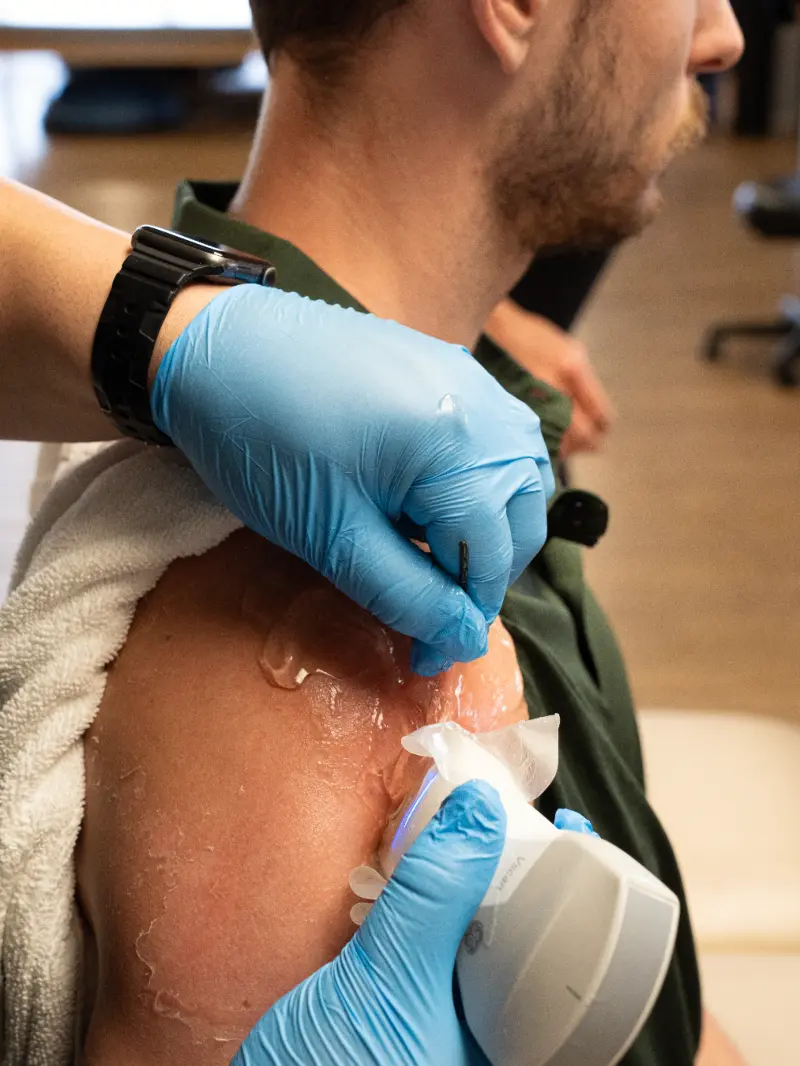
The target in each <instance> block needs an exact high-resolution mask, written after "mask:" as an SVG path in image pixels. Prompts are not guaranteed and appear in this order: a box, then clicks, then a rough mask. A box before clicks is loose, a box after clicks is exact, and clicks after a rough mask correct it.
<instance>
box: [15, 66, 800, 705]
mask: <svg viewBox="0 0 800 1066" xmlns="http://www.w3.org/2000/svg"><path fill="white" fill-rule="evenodd" d="M59 77H60V73H59V70H58V67H57V66H53V64H52V63H51V62H50V61H49V60H37V61H36V62H35V63H31V61H30V60H29V59H22V58H16V57H15V58H13V59H12V60H8V59H2V58H0V173H2V174H4V175H10V176H13V177H16V178H18V179H20V180H22V181H26V182H28V183H30V184H31V185H34V186H36V187H38V188H41V189H43V190H44V191H46V192H48V193H51V194H53V195H55V196H58V197H60V198H61V199H63V200H65V201H66V202H67V203H69V204H71V205H73V206H74V207H77V208H80V209H81V210H83V211H87V212H89V213H91V214H93V215H95V216H96V217H98V218H101V219H103V220H105V221H107V222H110V223H113V224H114V225H117V226H121V227H124V228H128V229H130V228H133V227H134V226H135V225H137V224H139V223H141V222H145V221H147V222H152V223H156V224H164V223H167V222H168V220H169V217H170V204H171V197H172V190H173V186H174V184H175V182H176V181H177V180H178V179H179V178H180V177H182V176H188V175H191V176H193V177H200V178H227V177H235V176H236V175H238V174H239V173H240V172H241V169H242V166H243V163H244V160H245V158H246V154H247V146H248V140H249V133H248V130H247V129H243V128H239V129H233V130H227V131H226V130H221V129H219V128H217V129H215V130H206V131H204V132H194V133H191V134H189V133H185V134H178V135H170V136H160V137H145V138H137V139H126V138H121V139H102V140H92V139H82V138H70V139H59V140H54V141H52V142H48V141H47V140H46V139H45V138H44V136H43V134H42V132H41V127H40V118H41V112H42V107H43V104H44V101H45V100H46V97H47V94H48V93H49V92H50V91H51V89H52V88H53V86H54V85H55V84H57V82H58V80H59ZM793 164H794V148H793V145H791V144H787V143H777V144H772V143H769V144H756V143H753V144H746V143H732V142H728V141H724V140H715V141H712V142H710V143H709V144H707V145H706V146H704V147H703V148H702V149H701V150H700V151H699V152H698V153H697V154H696V155H694V156H693V157H692V158H691V159H687V160H685V161H683V162H682V163H681V164H680V165H679V166H678V167H677V168H676V170H675V171H674V173H673V174H672V175H671V177H670V179H669V181H668V183H667V193H668V199H669V207H668V209H667V210H666V211H665V213H664V215H663V216H662V218H661V219H660V220H659V222H658V223H657V224H656V225H655V226H654V227H653V228H652V229H651V230H650V231H649V232H648V234H647V235H646V236H645V237H644V238H642V239H641V240H639V241H637V242H635V243H632V244H631V245H629V246H628V247H627V248H625V249H624V250H623V251H622V253H621V254H620V256H619V259H618V261H617V262H616V264H615V265H614V267H613V269H612V270H611V271H610V273H609V274H608V276H607V278H606V279H605V281H604V282H603V284H602V285H601V287H600V289H599V290H598V292H597V295H596V298H595V300H594V301H593V304H592V306H591V308H590V310H589V312H588V314H587V315H586V317H585V319H584V321H583V323H582V325H581V333H582V335H583V336H584V337H585V339H586V340H587V341H589V343H590V345H591V349H592V352H593V353H594V359H595V362H596V365H597V367H598V368H599V370H600V371H601V374H602V376H603V377H604V379H605V381H606V382H607V384H608V386H609V388H610V390H611V392H612V394H613V396H614V399H615V401H616V404H617V408H618V411H619V416H620V417H619V423H618V425H617V427H616V430H615V433H614V437H613V440H612V442H611V444H610V446H609V447H608V450H607V451H606V453H605V454H604V455H602V456H598V457H593V458H591V459H585V460H583V461H581V462H580V463H579V464H578V466H577V469H576V473H577V477H578V480H579V482H580V483H581V484H583V485H585V486H587V487H591V488H593V489H595V490H596V491H598V492H600V493H601V494H603V495H604V496H605V497H606V499H607V500H608V502H609V503H610V505H611V512H612V525H611V529H610V533H609V535H608V536H607V537H606V539H605V541H604V542H603V543H602V544H601V545H600V546H599V547H598V548H597V549H595V550H594V551H593V552H591V553H588V558H587V566H588V569H589V573H590V576H591V580H592V582H593V584H594V586H595V589H596V590H597V592H598V593H599V595H600V597H601V600H602V601H603V602H604V604H605V605H606V607H607V608H608V610H609V611H610V613H611V615H612V618H613V620H614V622H615V624H616V627H617V630H618V632H619V635H620V637H621V640H622V643H623V645H624V647H625V650H626V652H627V657H628V662H629V665H630V668H631V673H632V676H633V682H634V686H635V690H636V694H637V697H638V699H639V701H640V703H641V704H642V705H649V706H657V705H659V706H676V707H698V708H710V709H741V710H749V711H757V712H763V713H766V714H776V715H783V716H787V717H793V718H795V719H796V720H798V721H800V393H798V394H796V395H791V394H787V393H781V392H779V391H778V390H777V389H776V388H775V387H774V386H773V385H772V384H771V382H770V381H769V378H768V376H767V374H766V372H765V371H766V367H767V352H766V350H765V349H763V348H761V349H750V350H748V349H745V350H744V351H741V350H740V351H739V352H738V353H737V355H736V357H735V358H732V359H731V360H730V361H728V362H726V363H725V365H723V366H719V367H713V368H710V367H707V366H704V365H702V364H701V363H700V362H698V360H697V348H698V342H699V339H700V337H701V335H702V333H703V330H704V329H705V328H706V326H707V325H708V324H709V323H711V322H714V321H716V320H718V319H725V318H730V317H734V318H737V317H739V316H743V315H749V314H755V315H761V314H764V313H769V312H771V311H772V309H773V307H774V305H775V302H776V299H777V297H778V296H779V294H781V293H782V292H784V291H786V290H788V289H791V288H792V286H793V285H794V287H795V288H794V291H796V292H797V291H800V289H798V287H797V286H798V282H800V277H794V278H793V277H792V269H793V265H795V266H796V264H793V258H792V257H793V250H792V248H791V246H780V245H779V246H775V245H772V244H766V243H758V242H757V241H755V240H754V239H752V238H751V237H750V236H749V235H747V234H746V233H745V232H743V231H742V230H741V229H739V228H738V227H737V225H736V224H735V222H734V221H733V219H732V217H731V211H730V206H729V205H730V197H731V193H732V191H733V189H734V187H735V186H736V184H737V183H738V182H739V181H741V180H743V179H746V178H749V177H754V176H763V175H768V174H771V173H774V172H777V173H780V172H783V171H788V170H790V169H792V167H793ZM798 272H800V271H798ZM5 455H6V460H4V461H2V462H1V463H0V489H2V495H3V497H5V496H6V495H7V494H8V493H9V492H10V491H11V490H10V489H9V488H8V486H9V485H10V484H11V482H12V481H13V478H14V473H13V464H14V463H15V462H16V460H15V459H14V458H13V453H11V452H6V453H5ZM26 461H27V460H26V459H25V458H23V459H21V460H20V462H21V463H22V464H23V466H24V463H25V462H26ZM22 476H23V474H22V473H20V474H18V475H17V480H19V478H20V477H22Z"/></svg>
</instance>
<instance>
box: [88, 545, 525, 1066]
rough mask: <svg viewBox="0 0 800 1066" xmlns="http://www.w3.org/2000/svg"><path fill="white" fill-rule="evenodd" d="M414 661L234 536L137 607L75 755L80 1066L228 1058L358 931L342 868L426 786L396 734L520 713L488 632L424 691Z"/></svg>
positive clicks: (292, 570) (285, 559)
mask: <svg viewBox="0 0 800 1066" xmlns="http://www.w3.org/2000/svg"><path fill="white" fill-rule="evenodd" d="M409 650H410V645H409V642H408V641H407V640H406V638H404V637H398V636H396V635H395V634H391V633H389V632H388V631H386V630H385V629H383V627H382V626H380V625H379V623H377V622H376V621H375V620H374V619H373V618H372V617H371V616H369V615H367V614H366V613H364V612H362V611H361V610H359V609H358V608H356V607H354V606H353V605H352V604H350V603H349V602H348V601H347V600H345V599H344V597H342V596H341V595H340V594H339V593H338V592H336V591H335V590H334V589H333V588H332V587H331V586H329V585H327V584H326V583H325V582H324V581H323V579H322V578H320V577H318V576H317V575H316V574H314V573H313V572H312V571H310V570H309V569H308V568H306V567H305V566H304V564H302V563H300V562H299V561H297V560H295V559H293V558H291V557H289V556H287V555H285V553H283V552H281V551H279V550H278V549H276V548H273V547H271V546H270V545H268V544H266V543H265V542H263V541H261V540H260V539H259V538H257V537H256V536H255V535H254V534H251V533H247V532H240V533H238V534H235V535H234V536H233V537H231V538H230V539H229V540H228V541H226V542H225V543H224V544H223V545H221V546H220V547H219V548H217V549H215V550H213V551H211V552H209V553H208V554H207V555H205V556H203V557H202V558H199V559H190V560H183V561H180V562H177V563H175V564H174V565H173V566H172V567H170V569H169V571H168V572H167V574H166V575H165V576H164V578H163V579H162V580H161V582H159V584H158V586H157V587H156V589H155V590H154V591H153V593H152V594H151V595H150V596H148V597H147V598H146V599H145V600H143V601H142V603H141V604H140V606H139V609H138V611H137V614H136V618H135V621H134V623H133V626H132V628H131V631H130V635H129V637H128V640H127V643H126V645H125V647H124V649H123V651H122V652H121V654H120V656H119V658H118V659H117V661H116V662H115V663H114V665H113V667H112V668H111V670H110V673H109V679H108V686H107V689H106V693H105V697H104V699H103V702H102V706H101V708H100V712H99V714H98V717H97V720H96V722H95V724H94V726H93V728H92V730H91V731H90V733H89V734H88V735H87V737H86V738H85V752H86V768H87V808H86V817H85V822H84V828H83V832H82V836H81V841H80V845H79V852H78V881H79V891H80V900H81V904H82V909H83V912H84V915H85V917H86V919H87V922H88V925H89V927H90V929H91V931H92V936H91V937H90V938H89V940H88V951H87V961H88V963H89V968H90V971H93V972H94V973H95V975H96V977H97V982H96V987H97V990H98V991H97V998H96V1001H95V1005H94V1013H93V1016H92V1021H91V1026H90V1028H89V1033H88V1038H87V1041H86V1046H85V1061H86V1062H87V1063H90V1064H92V1063H101V1062H106V1061H108V1062H112V1061H113V1062H114V1063H119V1064H120V1066H124V1064H126V1063H128V1062H130V1063H131V1064H134V1063H136V1066H142V1064H149V1063H153V1064H156V1063H157V1064H161V1063H164V1064H166V1063H174V1062H183V1061H186V1062H188V1061H192V1062H193V1063H194V1064H197V1066H204V1064H206V1063H208V1064H209V1066H212V1064H215V1066H216V1064H217V1063H219V1064H222V1063H227V1062H229V1061H230V1058H231V1057H232V1054H233V1051H234V1050H235V1048H236V1047H237V1046H238V1043H239V1042H240V1041H241V1039H242V1038H243V1037H244V1036H245V1035H246V1034H247V1032H248V1031H249V1030H250V1028H251V1027H252V1026H253V1024H255V1022H256V1021H257V1020H258V1018H259V1017H260V1016H261V1014H263V1013H264V1011H265V1010H266V1009H267V1008H268V1007H269V1006H270V1005H271V1004H272V1003H273V1002H274V1001H275V1000H276V999H277V998H278V997H279V996H281V995H282V994H283V993H284V992H287V991H288V990H289V989H290V988H292V987H294V985H296V984H297V983H298V982H299V981H300V980H302V979H303V978H304V977H306V976H308V975H309V974H310V973H312V972H314V971H315V970H316V969H317V968H318V967H319V966H321V965H322V964H323V963H325V962H327V961H328V960H329V959H331V958H332V957H333V956H334V955H335V954H336V953H337V952H338V951H339V950H340V949H341V947H342V946H343V945H344V943H345V942H346V941H347V940H348V939H349V937H350V936H351V935H352V933H353V931H354V927H353V925H352V923H351V921H350V918H349V909H350V907H351V905H352V904H353V903H354V902H355V898H354V897H353V895H352V894H351V893H350V891H349V889H348V875H349V872H350V871H351V870H352V869H353V868H354V867H356V866H358V865H360V864H362V863H370V862H372V861H373V857H374V854H375V852H376V849H377V848H378V845H379V844H380V841H381V837H382V834H383V831H384V827H385V825H386V822H387V819H388V817H389V815H390V814H391V812H392V811H393V810H394V808H395V807H396V806H397V805H398V804H399V803H400V802H402V800H403V799H404V798H405V796H406V794H407V792H408V790H409V788H412V787H414V786H415V782H416V781H417V779H418V775H417V772H416V767H415V766H414V765H412V762H413V763H416V762H418V760H412V759H411V757H410V756H407V755H405V753H403V752H402V749H401V747H400V738H401V737H402V736H403V735H404V734H406V733H409V732H411V731H413V729H415V728H417V727H419V726H420V725H423V724H426V723H428V722H430V721H440V720H449V719H452V720H457V721H459V722H460V723H461V724H462V725H464V726H465V727H466V728H470V729H482V730H485V729H490V728H494V727H497V726H501V725H507V724H510V723H511V722H514V721H520V720H523V719H524V718H526V717H527V712H526V709H525V706H524V702H523V699H522V688H521V680H520V678H519V674H518V671H517V667H516V657H515V654H514V650H513V644H512V643H511V641H510V638H509V637H508V636H507V634H505V632H504V631H503V630H502V627H501V626H500V625H499V623H496V625H495V627H494V628H493V630H492V634H491V640H490V651H489V654H488V656H486V658H485V659H483V660H481V661H479V662H477V663H473V664H469V665H467V666H462V667H454V668H453V670H451V671H449V672H448V673H447V674H444V675H441V676H440V677H438V678H436V679H434V680H426V679H422V678H418V677H416V676H414V675H412V674H411V673H410V671H409V668H408V659H409ZM302 670H308V671H309V676H308V677H306V678H305V679H304V680H303V681H302V683H301V684H299V685H297V680H296V679H297V677H298V675H299V674H300V672H301V671H302ZM317 671H319V672H317ZM323 671H324V672H323ZM330 675H334V676H330ZM269 678H271V679H272V680H271V681H270V680H269ZM276 681H277V682H278V683H279V685H280V686H291V687H277V686H276Z"/></svg>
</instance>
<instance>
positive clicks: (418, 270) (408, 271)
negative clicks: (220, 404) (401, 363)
mask: <svg viewBox="0 0 800 1066" xmlns="http://www.w3.org/2000/svg"><path fill="white" fill-rule="evenodd" d="M287 80H289V79H287ZM301 100H302V97H301V96H300V95H299V94H298V93H297V92H296V91H295V90H294V88H293V87H292V85H291V84H288V85H286V84H281V79H280V78H278V79H276V81H275V82H274V83H273V87H272V90H271V98H270V100H269V101H268V105H267V107H266V109H265V112H264V114H263V116H262V121H261V124H260V127H259V131H258V134H257V138H256V143H255V147H254V150H253V154H252V156H251V161H250V166H249V167H248V172H247V174H246V176H245V179H244V181H243V183H242V186H241V188H240V191H239V194H238V195H237V197H236V200H235V201H234V203H233V205H232V207H231V213H232V214H233V215H234V216H235V217H237V218H239V219H241V220H242V221H244V222H247V223H249V224H250V225H253V226H257V227H258V228H260V229H264V230H268V231H269V232H270V233H273V234H275V235H276V236H278V237H282V238H284V239H285V240H288V241H291V243H293V244H294V245H296V246H297V247H298V248H300V249H301V250H302V251H303V252H305V253H306V255H308V256H310V257H311V258H312V259H313V260H314V261H315V262H316V263H317V264H318V266H320V267H321V268H322V269H323V270H325V271H326V273H328V274H330V275H331V277H333V278H334V279H335V280H336V281H337V282H338V283H339V284H340V285H341V286H342V287H343V288H344V289H346V290H347V291H348V292H349V293H350V294H351V296H353V297H354V298H355V299H357V300H358V301H359V302H360V303H361V304H363V305H364V306H365V307H367V308H368V309H369V310H370V311H372V312H373V313H374V314H376V315H379V316H380V317H382V318H392V319H395V320H396V321H398V322H401V323H403V324H404V325H407V326H411V327H413V328H414V329H418V330H422V331H423V332H426V333H429V334H432V335H433V336H436V337H439V338H441V339H443V340H447V341H451V342H453V343H457V344H464V345H466V346H468V347H471V346H473V345H474V344H475V342H476V340H477V338H478V336H479V335H480V333H481V331H482V328H483V324H484V322H485V320H486V317H487V315H488V314H489V312H490V311H491V310H492V308H493V307H494V305H495V303H496V302H497V300H498V299H500V298H501V297H502V296H504V295H505V293H506V291H507V290H508V288H509V287H510V286H511V285H512V284H513V283H514V281H515V280H516V278H517V277H518V276H519V275H520V274H521V273H522V271H523V270H524V268H525V265H526V262H525V256H524V255H522V254H520V253H519V251H518V250H516V251H513V252H512V253H510V254H509V252H508V249H506V250H505V252H504V251H503V249H502V247H501V243H502V242H501V241H500V240H499V239H498V235H497V234H496V233H495V232H493V230H495V229H496V226H495V224H494V222H493V220H492V217H491V212H490V210H489V206H488V203H487V200H488V197H487V195H486V191H485V184H484V179H483V175H482V171H481V166H482V161H481V159H480V158H479V154H480V153H477V152H476V151H475V150H474V147H473V146H472V145H470V142H469V139H468V138H465V137H463V131H457V130H456V131H454V130H452V129H451V128H449V127H446V123H443V124H442V128H441V130H440V131H438V132H437V135H436V136H431V123H430V121H429V119H428V120H425V121H422V122H415V123H413V124H409V123H408V121H407V119H406V121H405V122H404V121H402V120H401V119H398V118H397V117H396V116H394V117H393V116H391V115H390V114H388V113H387V112H386V111H383V112H382V113H378V112H377V111H375V112H373V113H370V106H369V103H368V102H367V103H366V104H364V105H363V106H359V107H358V108H353V109H352V110H351V111H349V112H348V114H347V115H346V116H345V117H342V116H338V117H337V119H336V121H335V122H334V123H332V124H331V125H330V126H329V128H328V129H326V130H322V129H321V125H322V123H321V122H320V121H319V120H318V119H317V118H316V117H315V116H314V115H313V113H311V112H310V111H309V110H308V109H307V108H306V107H305V106H304V105H303V104H302V103H301ZM421 127H424V133H422V132H421Z"/></svg>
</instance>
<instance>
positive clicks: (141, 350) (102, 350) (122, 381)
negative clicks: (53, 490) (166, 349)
mask: <svg viewBox="0 0 800 1066" xmlns="http://www.w3.org/2000/svg"><path fill="white" fill-rule="evenodd" d="M131 248H132V251H131V253H130V255H129V256H128V257H127V259H126V260H125V262H124V263H123V264H122V269H121V270H120V272H119V273H118V274H117V276H116V277H115V278H114V282H113V284H112V286H111V292H110V293H109V295H108V299H107V300H106V303H105V307H104V308H103V310H102V313H101V315H100V321H99V322H98V324H97V330H96V332H95V335H94V345H93V346H92V383H93V385H94V391H95V395H96V396H97V400H98V402H99V404H100V407H101V408H102V409H103V411H104V412H105V413H106V414H107V415H108V417H109V418H110V419H111V420H112V422H113V423H114V425H115V426H116V427H117V429H118V430H119V431H120V432H121V433H124V434H125V435H126V436H128V437H137V438H138V439H139V440H143V441H146V442H147V443H148V444H172V441H171V440H170V439H169V437H168V436H166V434H164V433H162V432H161V430H159V429H158V428H157V427H156V425H155V424H154V422H153V418H152V414H151V411H150V396H149V392H148V388H147V375H148V369H149V367H150V360H151V359H152V357H153V349H154V347H155V343H156V338H157V337H158V332H159V330H160V329H161V325H162V323H163V321H164V319H165V318H166V316H167V312H168V311H169V309H170V306H171V304H172V301H173V300H174V299H175V297H176V295H177V294H178V293H179V292H180V291H181V289H182V288H184V286H186V285H189V284H191V282H193V281H203V282H214V283H216V284H219V285H240V284H243V283H250V284H256V285H274V284H275V268H274V267H273V266H272V265H271V264H270V263H268V262H267V261H266V260H264V259H259V258H258V257H257V256H254V255H248V254H247V253H246V252H238V251H235V250H234V249H233V248H226V247H225V246H224V245H221V244H210V243H208V242H206V241H198V240H194V239H193V238H192V237H184V236H183V234H181V233H175V232H173V231H172V230H166V229H159V228H158V227H156V226H140V227H139V229H137V230H136V232H135V233H134V234H133V238H132V240H131Z"/></svg>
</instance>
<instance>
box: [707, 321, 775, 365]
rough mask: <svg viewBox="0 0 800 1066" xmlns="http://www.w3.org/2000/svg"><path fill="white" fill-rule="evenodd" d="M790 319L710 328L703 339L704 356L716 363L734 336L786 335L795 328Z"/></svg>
mask: <svg viewBox="0 0 800 1066" xmlns="http://www.w3.org/2000/svg"><path fill="white" fill-rule="evenodd" d="M794 328H795V327H794V323H793V322H792V321H791V320H790V319H785V320H784V319H778V320H777V321H773V322H729V323H725V324H724V325H721V326H716V327H715V328H714V329H712V330H709V332H708V333H707V334H706V336H705V339H704V341H703V350H702V354H703V358H704V359H706V360H707V361H708V362H709V363H714V362H716V361H717V360H718V359H720V358H721V356H722V347H723V345H724V344H725V342H726V341H728V340H731V339H732V338H733V337H785V336H786V335H787V334H789V333H791V332H792V331H793V330H794Z"/></svg>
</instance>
